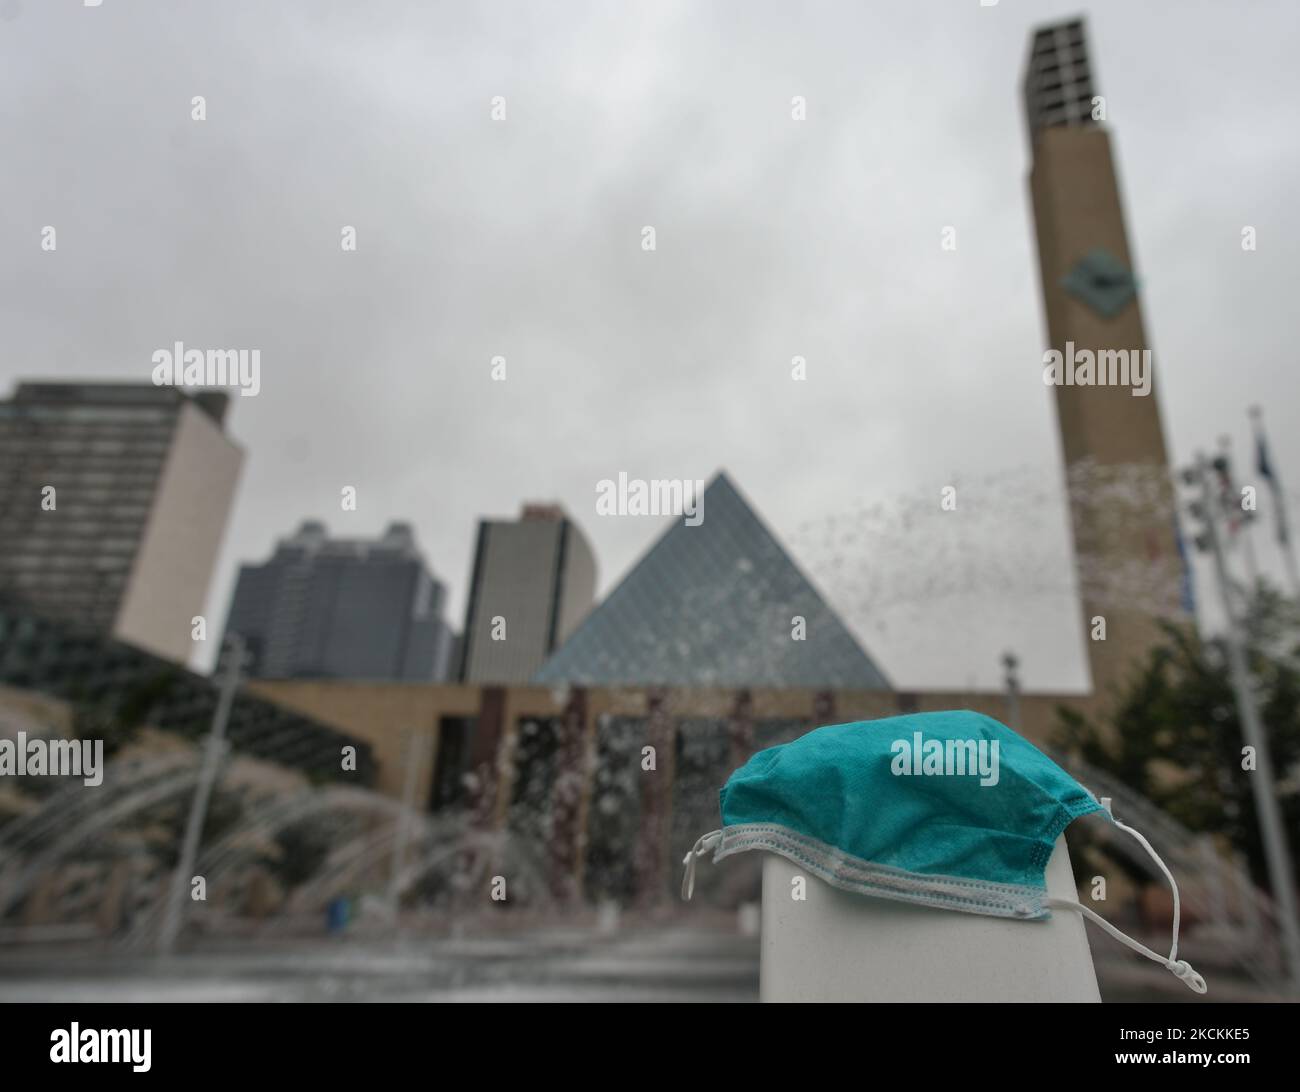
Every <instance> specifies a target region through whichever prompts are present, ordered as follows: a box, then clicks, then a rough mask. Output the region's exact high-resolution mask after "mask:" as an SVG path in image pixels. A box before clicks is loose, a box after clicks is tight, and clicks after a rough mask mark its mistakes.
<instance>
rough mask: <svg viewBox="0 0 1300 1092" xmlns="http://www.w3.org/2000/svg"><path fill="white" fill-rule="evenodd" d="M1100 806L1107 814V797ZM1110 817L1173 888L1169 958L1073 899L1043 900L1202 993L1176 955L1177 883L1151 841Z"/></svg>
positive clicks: (1199, 979)
mask: <svg viewBox="0 0 1300 1092" xmlns="http://www.w3.org/2000/svg"><path fill="white" fill-rule="evenodd" d="M1101 805H1102V807H1104V808H1105V809H1106V814H1107V815H1110V800H1109V799H1108V798H1104V799H1103V800H1102V801H1101ZM1110 818H1111V820H1112V822H1114V824H1115V825H1116V826H1117V827H1119V829H1120V830H1122V831H1125V832H1126V833H1128V834H1131V835H1132V836H1133V837H1134V838H1136V839H1137V840H1138V842H1139V843H1140V844H1141V846H1142V848H1143V849H1145V850H1146V851H1147V852H1148V853H1149V854H1150V855H1151V859H1152V860H1153V861H1155V863H1156V864H1157V865H1159V866H1160V871H1161V872H1163V873H1164V874H1165V879H1167V880H1168V881H1169V886H1170V888H1171V889H1172V890H1173V893H1174V935H1173V943H1172V944H1171V946H1170V948H1169V957H1168V958H1165V957H1164V956H1162V955H1160V954H1159V953H1157V952H1153V951H1152V950H1151V949H1150V948H1148V947H1147V946H1146V945H1145V944H1140V943H1139V942H1138V941H1136V940H1134V939H1133V938H1132V937H1131V936H1129V935H1128V934H1126V933H1122V932H1120V931H1119V930H1118V929H1116V928H1115V926H1113V925H1112V924H1111V923H1110V922H1108V921H1107V920H1106V919H1105V918H1103V917H1102V916H1101V915H1100V914H1098V913H1096V912H1094V911H1093V910H1091V909H1089V908H1088V907H1086V906H1084V905H1083V904H1082V903H1078V902H1075V901H1074V900H1073V899H1054V898H1047V899H1044V900H1043V902H1044V904H1045V905H1047V906H1050V907H1052V908H1053V909H1061V910H1076V911H1078V912H1079V913H1080V914H1082V915H1083V916H1084V917H1085V918H1087V919H1088V920H1089V921H1092V922H1095V923H1096V924H1097V925H1099V926H1101V928H1103V929H1104V930H1106V932H1108V933H1109V934H1110V935H1111V936H1113V937H1114V938H1115V939H1116V940H1118V941H1119V942H1120V943H1121V944H1127V945H1128V946H1129V947H1130V948H1132V949H1133V951H1135V952H1137V953H1138V954H1139V955H1144V956H1146V957H1147V959H1151V960H1154V961H1155V962H1156V963H1160V964H1163V965H1164V967H1165V969H1166V970H1168V971H1169V972H1170V973H1171V974H1173V975H1174V977H1175V978H1178V979H1179V980H1181V981H1182V983H1183V984H1184V985H1185V986H1186V987H1187V988H1188V989H1189V990H1192V991H1194V992H1195V993H1205V991H1206V990H1207V989H1208V987H1207V986H1206V984H1205V979H1204V978H1202V977H1201V976H1200V975H1199V974H1197V973H1196V971H1195V970H1193V969H1192V965H1191V964H1190V963H1188V962H1187V960H1185V959H1179V958H1178V923H1179V917H1180V909H1179V902H1178V884H1177V883H1175V882H1174V875H1173V873H1172V872H1170V871H1169V869H1168V868H1166V867H1165V862H1164V861H1162V860H1161V859H1160V854H1158V853H1157V852H1156V851H1155V850H1154V849H1153V848H1152V847H1151V843H1150V842H1148V841H1147V840H1146V839H1145V838H1144V837H1142V835H1141V834H1139V833H1138V832H1137V831H1136V830H1134V829H1133V828H1132V827H1130V826H1126V825H1125V824H1123V823H1121V822H1120V821H1119V820H1118V819H1116V818H1115V817H1114V816H1113V815H1110Z"/></svg>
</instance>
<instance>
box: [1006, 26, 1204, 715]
mask: <svg viewBox="0 0 1300 1092" xmlns="http://www.w3.org/2000/svg"><path fill="white" fill-rule="evenodd" d="M1024 91H1025V109H1026V116H1027V118H1028V127H1029V138H1030V145H1031V154H1032V159H1033V165H1032V168H1031V170H1030V173H1029V189H1030V193H1031V196H1032V201H1033V210H1034V223H1035V226H1036V230H1037V236H1038V259H1039V268H1040V272H1041V276H1042V287H1043V305H1044V310H1045V312H1046V316H1047V330H1048V339H1049V344H1050V347H1051V349H1053V350H1056V351H1058V352H1060V353H1061V354H1062V357H1063V359H1067V358H1072V359H1073V360H1075V361H1078V362H1080V364H1081V365H1082V363H1085V362H1087V360H1088V357H1087V356H1085V355H1084V354H1085V353H1087V354H1090V355H1091V360H1092V365H1093V374H1092V376H1091V377H1089V376H1087V375H1086V374H1085V372H1084V371H1082V370H1080V371H1079V372H1078V374H1077V377H1076V378H1077V379H1078V380H1079V382H1076V384H1075V385H1065V384H1060V385H1056V387H1055V391H1054V397H1055V399H1056V410H1057V418H1058V420H1059V422H1060V430H1061V446H1062V449H1063V452H1064V459H1065V465H1066V473H1067V478H1068V485H1069V495H1070V512H1071V520H1072V523H1073V529H1074V543H1075V553H1076V564H1077V566H1078V572H1079V583H1080V595H1081V598H1082V603H1083V611H1084V618H1083V622H1084V626H1085V629H1086V632H1085V634H1084V640H1085V643H1086V645H1087V648H1088V650H1089V657H1090V662H1091V668H1092V678H1093V688H1094V691H1095V692H1097V693H1098V694H1105V693H1107V692H1108V691H1110V690H1111V688H1112V687H1113V686H1114V684H1116V683H1118V682H1120V681H1121V680H1122V679H1123V678H1124V677H1125V676H1126V675H1127V673H1128V672H1129V671H1130V670H1131V669H1132V668H1133V666H1135V664H1136V663H1137V661H1138V660H1139V659H1140V658H1141V657H1142V656H1143V655H1144V654H1145V652H1146V651H1147V650H1148V649H1150V648H1151V646H1152V645H1153V644H1154V643H1156V642H1157V641H1158V640H1159V639H1160V636H1161V634H1160V630H1159V627H1158V620H1159V619H1161V618H1176V617H1178V616H1180V614H1181V613H1182V610H1183V604H1182V594H1181V592H1182V589H1183V581H1184V579H1185V572H1184V566H1183V562H1182V558H1181V554H1180V548H1179V541H1178V531H1177V522H1176V511H1175V499H1174V494H1173V487H1172V483H1171V481H1170V477H1169V470H1168V466H1167V463H1166V454H1165V440H1164V431H1163V429H1162V427H1161V422H1160V406H1159V402H1158V401H1157V397H1158V393H1159V386H1158V383H1156V384H1154V385H1152V386H1151V388H1150V390H1149V393H1147V394H1146V395H1141V394H1135V393H1134V391H1135V389H1137V384H1136V383H1135V381H1134V372H1133V366H1134V365H1135V364H1137V365H1138V366H1141V364H1142V362H1143V357H1142V351H1143V350H1147V349H1148V348H1149V345H1148V342H1147V337H1146V331H1145V328H1144V326H1143V322H1142V308H1141V299H1140V294H1139V281H1138V279H1137V278H1136V276H1135V275H1134V272H1133V265H1134V263H1133V255H1132V251H1131V249H1130V247H1129V241H1128V236H1127V234H1126V232H1125V228H1124V214H1123V209H1122V205H1121V200H1120V193H1119V186H1118V183H1117V180H1116V176H1115V165H1114V160H1113V157H1112V150H1111V141H1110V136H1109V134H1108V133H1107V131H1106V129H1105V128H1104V127H1103V126H1102V124H1101V118H1102V117H1104V109H1105V103H1104V100H1103V99H1102V98H1101V97H1100V96H1099V94H1098V92H1097V85H1096V74H1095V72H1094V70H1093V65H1092V63H1091V61H1090V59H1089V56H1088V48H1087V42H1086V39H1085V36H1084V28H1083V23H1082V21H1081V20H1072V21H1069V22H1064V23H1060V24H1056V25H1052V26H1047V27H1043V28H1041V29H1039V30H1038V31H1036V32H1035V33H1034V34H1033V36H1032V38H1031V45H1030V55H1029V64H1028V70H1027V72H1026V75H1025V83H1024ZM1120 352H1123V353H1124V354H1125V355H1124V356H1123V357H1121V356H1119V355H1117V354H1118V353H1120ZM1122 363H1127V364H1128V366H1129V367H1128V371H1129V376H1128V383H1127V384H1125V383H1122V382H1116V383H1108V384H1103V383H1101V382H1099V380H1101V379H1103V378H1110V379H1114V378H1116V377H1117V376H1122V375H1123V369H1122V367H1121V364H1122ZM1030 367H1032V365H1030ZM1103 371H1104V372H1105V373H1106V374H1105V375H1104V376H1103V374H1102V373H1103ZM1089 379H1091V381H1090V382H1089V381H1088V380H1089ZM1098 619H1104V623H1103V624H1104V627H1105V629H1104V635H1105V639H1104V640H1099V639H1097V634H1098V633H1100V632H1102V631H1101V630H1100V628H1099V626H1098V621H1097V620H1098Z"/></svg>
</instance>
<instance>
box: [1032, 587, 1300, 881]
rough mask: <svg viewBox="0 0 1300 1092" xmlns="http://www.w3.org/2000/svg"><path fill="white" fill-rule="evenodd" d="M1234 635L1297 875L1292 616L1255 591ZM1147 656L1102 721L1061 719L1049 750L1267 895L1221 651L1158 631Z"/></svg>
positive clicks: (1291, 606)
mask: <svg viewBox="0 0 1300 1092" xmlns="http://www.w3.org/2000/svg"><path fill="white" fill-rule="evenodd" d="M1245 614H1246V617H1247V619H1248V621H1246V623H1245V624H1244V627H1243V628H1244V631H1245V637H1246V645H1247V655H1248V659H1249V663H1250V669H1251V674H1252V677H1253V679H1254V683H1255V692H1256V697H1257V700H1258V701H1259V707H1260V715H1261V717H1262V719H1263V721H1264V725H1265V728H1266V729H1267V732H1268V743H1269V751H1270V754H1271V756H1272V759H1273V767H1274V774H1275V776H1276V777H1277V780H1278V784H1277V786H1276V791H1277V793H1278V800H1279V805H1280V807H1281V809H1282V816H1283V822H1284V824H1285V825H1286V829H1287V833H1288V835H1289V837H1290V845H1291V855H1292V858H1293V861H1294V862H1295V864H1296V866H1297V869H1298V870H1300V609H1297V605H1296V603H1294V602H1292V601H1290V600H1287V599H1285V598H1283V597H1282V596H1281V595H1279V594H1278V593H1277V592H1276V591H1275V590H1273V589H1271V588H1269V587H1267V586H1264V585H1261V586H1260V587H1259V588H1258V589H1257V590H1256V591H1255V593H1254V595H1253V596H1252V597H1251V599H1250V602H1249V603H1248V605H1247V610H1246V612H1245ZM1164 632H1165V640H1164V642H1163V643H1162V644H1161V645H1160V646H1159V647H1157V648H1156V649H1154V650H1153V651H1152V652H1151V654H1150V656H1149V657H1148V659H1147V660H1146V662H1145V663H1143V664H1142V665H1141V666H1140V668H1139V670H1138V671H1137V672H1135V674H1134V675H1133V677H1132V678H1131V680H1130V682H1129V685H1128V686H1127V687H1126V688H1125V690H1124V691H1123V692H1122V693H1121V694H1120V696H1119V699H1118V701H1117V702H1116V703H1115V704H1114V706H1113V708H1112V710H1111V712H1110V715H1109V717H1108V718H1107V719H1106V720H1092V719H1089V718H1087V717H1085V716H1083V715H1081V714H1079V713H1077V712H1074V711H1071V710H1065V709H1062V710H1060V711H1059V713H1058V717H1059V726H1058V730H1057V733H1056V739H1055V742H1056V743H1057V745H1058V746H1060V747H1062V748H1063V749H1067V750H1073V751H1075V752H1076V753H1078V754H1079V755H1080V756H1081V757H1083V758H1084V759H1086V760H1087V761H1088V762H1090V763H1092V764H1093V765H1095V766H1098V767H1099V768H1101V769H1103V770H1106V771H1107V772H1109V773H1111V774H1113V775H1114V776H1115V777H1117V778H1118V779H1119V780H1121V781H1123V782H1124V783H1125V784H1126V785H1128V786H1129V787H1130V788H1132V789H1134V790H1135V791H1137V792H1138V793H1140V794H1141V795H1143V796H1145V797H1146V798H1147V799H1148V800H1150V801H1152V802H1153V803H1155V804H1156V805H1158V806H1159V807H1161V808H1163V809H1164V810H1165V811H1167V812H1168V813H1169V814H1170V815H1172V816H1173V817H1174V818H1176V819H1178V820H1179V821H1180V822H1181V823H1183V824H1184V825H1185V826H1186V827H1188V828H1189V829H1191V830H1193V831H1200V832H1205V833H1208V834H1213V835H1218V836H1221V837H1223V838H1225V839H1227V840H1228V841H1229V842H1230V843H1231V844H1232V845H1233V846H1235V847H1236V848H1237V849H1238V850H1240V851H1241V852H1242V853H1243V854H1244V855H1245V857H1246V860H1247V862H1248V864H1249V867H1250V870H1251V874H1252V876H1253V877H1254V878H1255V880H1256V882H1257V883H1259V884H1260V885H1261V886H1265V887H1266V886H1267V870H1266V868H1265V865H1264V850H1263V845H1262V842H1261V838H1260V831H1259V823H1258V822H1257V820H1256V816H1255V803H1254V799H1253V797H1252V793H1253V787H1252V784H1251V779H1252V778H1256V777H1258V776H1259V774H1258V772H1251V771H1248V770H1245V769H1243V768H1242V763H1243V755H1242V748H1243V747H1244V746H1245V740H1244V738H1243V735H1242V731H1241V723H1240V719H1239V717H1238V713H1237V705H1236V700H1235V697H1234V694H1233V690H1232V683H1231V679H1230V677H1229V671H1228V657H1227V647H1226V643H1225V642H1224V641H1223V639H1222V638H1221V637H1209V638H1203V637H1201V636H1200V635H1199V634H1197V633H1196V632H1194V631H1193V630H1192V629H1190V627H1180V626H1174V625H1165V626H1164Z"/></svg>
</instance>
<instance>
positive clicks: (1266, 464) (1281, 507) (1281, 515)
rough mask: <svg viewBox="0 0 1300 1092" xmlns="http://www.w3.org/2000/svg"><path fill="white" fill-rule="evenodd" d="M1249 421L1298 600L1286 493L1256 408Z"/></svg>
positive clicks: (1298, 569)
mask: <svg viewBox="0 0 1300 1092" xmlns="http://www.w3.org/2000/svg"><path fill="white" fill-rule="evenodd" d="M1250 421H1251V427H1252V428H1253V429H1254V432H1255V461H1256V469H1258V471H1259V473H1260V474H1261V476H1263V477H1265V478H1267V479H1268V483H1269V486H1270V487H1271V488H1272V492H1273V507H1274V512H1273V517H1274V521H1275V525H1276V527H1277V543H1278V546H1279V547H1280V548H1281V550H1282V563H1283V564H1284V565H1285V566H1286V575H1287V581H1288V582H1289V583H1290V585H1291V594H1292V595H1293V596H1296V597H1297V598H1300V566H1297V564H1296V556H1295V543H1294V541H1293V540H1292V538H1291V533H1290V531H1289V529H1288V525H1289V519H1288V516H1289V513H1288V512H1287V507H1286V493H1285V492H1284V491H1283V489H1282V482H1281V480H1280V479H1279V478H1278V476H1277V472H1276V471H1275V470H1274V469H1273V465H1272V461H1271V460H1270V458H1269V454H1268V443H1267V441H1266V440H1265V438H1264V413H1263V411H1262V410H1261V409H1260V408H1259V407H1258V406H1251V407H1250Z"/></svg>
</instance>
